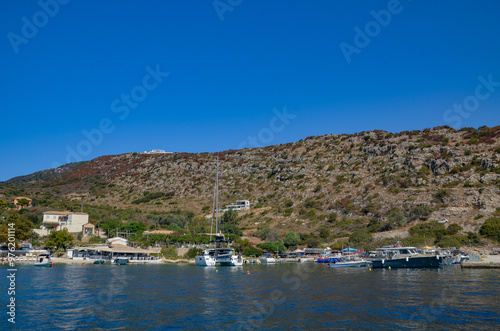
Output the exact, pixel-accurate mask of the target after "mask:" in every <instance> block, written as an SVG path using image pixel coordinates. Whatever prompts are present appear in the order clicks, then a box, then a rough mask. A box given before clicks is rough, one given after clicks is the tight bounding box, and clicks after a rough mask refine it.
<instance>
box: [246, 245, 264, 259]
mask: <svg viewBox="0 0 500 331" xmlns="http://www.w3.org/2000/svg"><path fill="white" fill-rule="evenodd" d="M263 253H264V252H263V251H262V250H260V249H258V248H255V247H253V246H252V247H249V248H246V249H245V250H244V251H243V252H242V253H241V254H243V255H244V256H257V257H259V256H261V255H262V254H263Z"/></svg>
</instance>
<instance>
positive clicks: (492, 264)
mask: <svg viewBox="0 0 500 331" xmlns="http://www.w3.org/2000/svg"><path fill="white" fill-rule="evenodd" d="M462 268H463V269H500V255H486V256H484V257H482V261H466V262H464V263H462Z"/></svg>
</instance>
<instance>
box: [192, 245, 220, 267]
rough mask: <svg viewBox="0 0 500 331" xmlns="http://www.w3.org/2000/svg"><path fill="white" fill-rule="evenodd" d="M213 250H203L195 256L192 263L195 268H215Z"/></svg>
mask: <svg viewBox="0 0 500 331" xmlns="http://www.w3.org/2000/svg"><path fill="white" fill-rule="evenodd" d="M214 254H215V249H213V248H211V249H205V250H204V251H203V252H201V254H198V255H196V257H195V258H194V262H195V263H196V265H197V266H202V267H212V266H215V257H214Z"/></svg>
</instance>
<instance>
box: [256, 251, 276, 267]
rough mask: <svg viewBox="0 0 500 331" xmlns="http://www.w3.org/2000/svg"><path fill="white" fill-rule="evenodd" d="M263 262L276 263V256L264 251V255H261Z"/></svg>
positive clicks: (261, 261)
mask: <svg viewBox="0 0 500 331" xmlns="http://www.w3.org/2000/svg"><path fill="white" fill-rule="evenodd" d="M259 261H260V263H261V264H275V263H276V258H274V257H272V256H271V255H270V254H269V253H264V255H262V256H260V257H259Z"/></svg>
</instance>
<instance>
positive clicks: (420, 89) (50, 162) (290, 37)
mask: <svg viewBox="0 0 500 331" xmlns="http://www.w3.org/2000/svg"><path fill="white" fill-rule="evenodd" d="M59 1H60V2H61V3H60V2H57V1H56V0H42V1H41V3H46V5H45V6H41V5H40V4H39V2H37V1H17V0H5V1H1V2H0V29H1V33H0V35H1V41H0V73H1V76H0V77H1V81H2V86H1V87H2V88H1V89H0V105H1V109H2V111H1V130H0V155H1V159H0V181H1V180H7V179H9V178H11V177H14V176H19V175H24V174H29V173H32V172H35V171H38V170H43V169H48V168H52V167H54V166H56V165H60V164H64V163H66V162H67V161H70V162H74V161H76V160H90V159H93V158H95V157H98V156H101V155H108V154H120V153H126V152H134V151H137V152H143V151H145V150H151V149H153V148H158V149H165V150H167V151H174V152H213V151H218V150H227V149H237V148H239V147H243V146H246V147H252V146H263V145H272V144H279V143H285V142H292V141H298V140H300V139H302V138H304V137H307V136H312V135H322V134H329V133H335V134H339V133H354V132H359V131H366V130H373V129H382V130H387V131H392V132H398V131H402V130H411V129H424V128H427V127H434V126H438V125H445V124H448V125H451V126H454V127H457V128H459V127H463V126H473V127H478V126H481V125H488V126H494V125H498V124H500V121H499V120H500V112H499V110H500V107H499V106H500V61H499V56H500V52H499V51H500V19H499V13H500V2H499V1H493V0H490V1H451V0H444V1H423V0H422V1H417V0H414V1H409V0H402V1H400V2H399V4H398V2H397V1H393V0H391V1H347V0H345V1H340V0H339V1H327V0H317V1H306V0H303V1H293V0H286V1H285V0H275V1H269V0H266V1H264V0H242V1H238V0H220V1H215V2H214V1H213V0H206V1H205V0H198V1H194V0H176V1H167V0H165V1H160V0H150V1H138V0H137V1H132V0H123V1H118V0H115V1H112V0H110V1H82V0H72V1H68V0H64V1H63V0H59ZM214 3H215V4H216V5H217V8H216V7H215V6H214ZM231 3H232V4H233V5H231ZM54 4H57V6H56V5H54ZM43 7H45V9H44V8H43ZM381 11H382V12H381ZM374 13H375V14H374ZM375 17H377V18H378V21H377V20H376V18H375ZM359 31H361V33H359ZM148 68H149V69H148ZM155 72H156V73H155ZM167 73H168V74H167ZM480 76H482V77H483V78H484V79H483V82H486V83H481V80H480V79H478V77H480ZM488 80H489V81H490V82H489V83H488V82H487V81H488ZM480 84H482V85H480ZM485 84H486V85H488V86H486V85H485ZM464 102H465V103H468V104H467V105H466V108H464V107H462V110H460V109H459V108H457V109H456V110H453V106H454V104H457V105H458V106H463V104H464ZM273 109H274V111H273ZM284 109H286V113H285V114H284V113H283V112H284ZM276 114H279V116H278V115H276ZM84 132H87V133H88V134H87V135H85V134H84ZM249 137H254V138H249Z"/></svg>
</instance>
